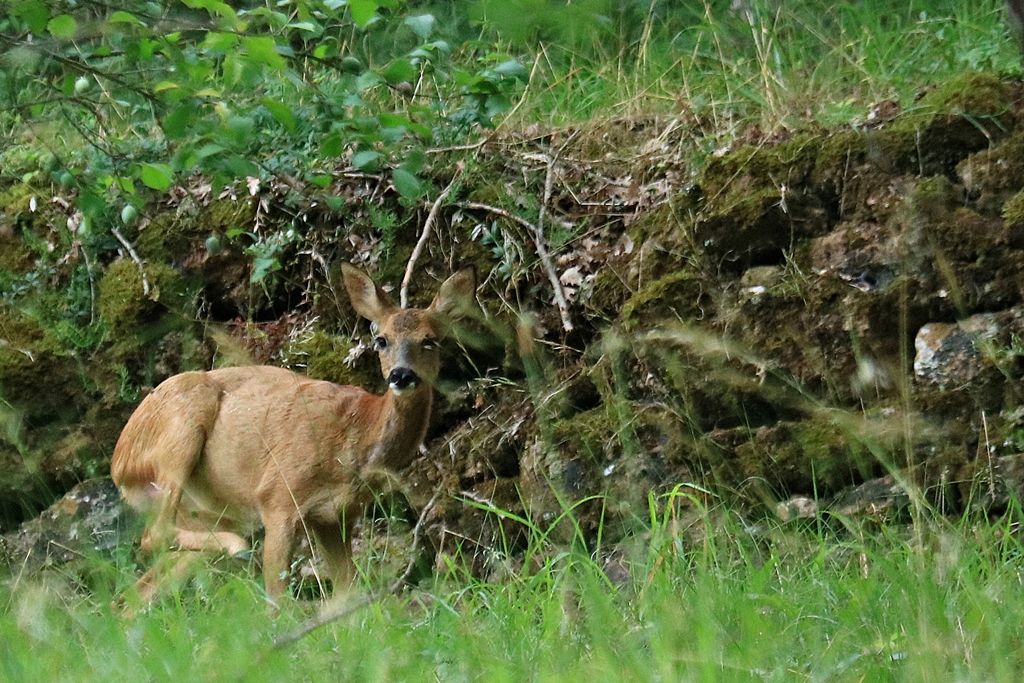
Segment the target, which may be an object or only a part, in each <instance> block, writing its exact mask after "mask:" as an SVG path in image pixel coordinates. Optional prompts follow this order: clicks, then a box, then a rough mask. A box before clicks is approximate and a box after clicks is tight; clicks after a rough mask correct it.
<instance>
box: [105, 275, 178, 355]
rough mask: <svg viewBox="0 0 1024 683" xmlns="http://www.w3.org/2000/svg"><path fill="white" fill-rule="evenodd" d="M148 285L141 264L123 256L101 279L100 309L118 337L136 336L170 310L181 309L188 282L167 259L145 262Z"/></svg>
mask: <svg viewBox="0 0 1024 683" xmlns="http://www.w3.org/2000/svg"><path fill="white" fill-rule="evenodd" d="M145 272H146V283H148V286H149V291H148V293H147V292H146V285H145V284H144V283H143V278H142V270H140V269H139V266H138V264H136V263H135V262H133V261H130V260H128V259H119V260H117V261H114V262H113V263H111V264H110V265H109V266H107V270H106V272H105V273H104V275H103V278H102V279H101V280H100V282H99V292H100V297H99V305H98V309H99V312H100V315H101V316H102V318H103V320H104V321H106V323H107V325H109V326H110V332H111V336H112V337H113V338H114V339H118V340H120V339H126V338H130V339H134V338H137V337H138V336H139V335H140V334H142V333H143V331H144V330H145V329H146V328H147V327H149V326H152V325H153V324H154V323H157V322H158V321H159V320H160V319H161V318H163V317H164V316H165V315H166V314H167V312H168V311H169V310H170V311H177V310H180V308H181V305H182V303H183V302H182V299H181V297H182V294H183V289H184V285H183V282H182V278H181V275H180V274H179V273H178V271H176V270H175V269H174V268H171V267H170V266H168V265H165V264H163V263H150V264H146V265H145Z"/></svg>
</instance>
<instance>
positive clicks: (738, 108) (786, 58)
mask: <svg viewBox="0 0 1024 683" xmlns="http://www.w3.org/2000/svg"><path fill="white" fill-rule="evenodd" d="M520 4H531V3H529V2H521V3H520ZM640 4H642V5H643V8H642V9H643V12H640V8H639V5H640ZM648 9H651V10H653V11H651V12H650V13H648V12H647V10H648ZM1004 13H1005V9H1004V3H1002V2H999V1H997V0H981V1H979V2H967V1H965V0H959V1H950V0H915V1H914V2H910V3H896V4H894V3H891V2H888V1H886V0H866V1H864V2H846V3H832V2H825V1H824V0H793V1H792V2H785V3H778V2H768V1H766V0H749V1H745V2H742V3H728V2H712V1H711V0H705V1H704V2H703V3H671V2H665V1H664V0H654V2H651V3H647V2H645V3H637V7H636V8H634V14H632V15H630V16H626V17H621V18H620V21H618V22H614V23H612V24H610V25H609V26H606V27H604V28H603V29H601V28H600V27H594V29H593V30H594V31H595V32H594V33H590V34H586V33H585V34H584V35H583V36H582V37H581V36H580V35H578V33H579V32H577V35H576V36H574V38H575V40H573V41H568V40H566V36H565V35H564V34H563V35H558V34H556V35H555V36H554V38H553V42H551V43H549V44H546V43H544V42H543V41H542V40H541V41H540V42H539V43H534V44H533V48H534V49H533V50H528V51H527V52H526V54H524V55H523V57H522V58H523V59H524V61H527V60H529V59H531V58H532V59H533V60H534V61H535V69H534V78H533V79H532V80H531V83H530V86H529V90H528V92H527V93H526V95H525V97H524V99H523V102H522V103H521V104H520V106H519V108H518V109H517V110H516V111H515V113H514V114H513V115H512V117H511V118H510V119H509V120H508V122H507V123H506V125H510V124H511V125H513V126H519V125H527V124H529V123H533V122H536V121H544V122H549V123H554V124H561V123H566V122H571V121H579V120H588V119H591V118H595V117H596V118H612V117H617V116H639V115H648V114H673V113H674V114H679V115H680V116H681V118H682V119H683V121H684V123H688V124H690V125H695V126H696V127H697V128H699V129H700V130H701V132H702V133H703V134H704V135H708V134H727V133H729V132H733V131H735V130H736V129H737V128H743V127H745V126H747V125H750V124H757V125H759V126H761V127H762V128H764V129H765V130H766V131H772V130H777V129H779V128H782V127H794V126H797V125H799V124H801V123H805V124H806V123H808V122H811V123H817V124H821V125H826V126H835V125H842V124H847V123H851V122H856V121H863V120H864V119H865V118H866V116H867V114H868V111H869V108H870V107H871V106H873V105H874V104H877V103H879V102H882V101H884V100H888V99H896V100H898V101H900V102H901V103H902V104H903V106H905V107H906V106H909V105H911V104H912V102H913V98H914V96H915V95H917V94H918V93H919V92H920V91H921V90H922V89H924V88H926V87H928V86H931V85H935V84H938V83H942V82H943V81H945V80H946V79H948V78H949V77H951V76H953V75H955V74H959V73H963V72H964V71H994V72H997V73H1002V74H1019V73H1020V71H1021V58H1020V50H1019V46H1018V43H1017V42H1016V41H1015V40H1014V39H1013V37H1012V34H1011V32H1010V30H1009V28H1008V25H1007V23H1006V21H1005V17H1004ZM527 16H528V15H527ZM523 21H526V19H525V18H524V19H523ZM492 28H493V30H494V31H495V32H496V33H497V34H498V35H499V36H501V35H505V34H508V33H511V32H512V31H510V30H508V29H506V30H505V31H504V32H503V31H502V30H500V29H499V27H498V26H493V27H492ZM516 35H518V34H516ZM535 37H536V38H538V39H539V38H542V36H537V35H535ZM524 49H525V48H524Z"/></svg>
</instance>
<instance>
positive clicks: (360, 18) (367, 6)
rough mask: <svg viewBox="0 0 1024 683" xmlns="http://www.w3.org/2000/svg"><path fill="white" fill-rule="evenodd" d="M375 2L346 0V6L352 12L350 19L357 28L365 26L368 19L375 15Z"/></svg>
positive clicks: (369, 0)
mask: <svg viewBox="0 0 1024 683" xmlns="http://www.w3.org/2000/svg"><path fill="white" fill-rule="evenodd" d="M377 7H378V5H377V3H376V2H374V0H348V8H349V10H351V12H352V21H354V22H356V26H358V27H359V28H366V25H367V24H368V23H370V20H371V19H373V18H374V17H375V16H376V15H377Z"/></svg>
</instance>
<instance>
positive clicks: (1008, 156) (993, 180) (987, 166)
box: [957, 130, 1024, 216]
mask: <svg viewBox="0 0 1024 683" xmlns="http://www.w3.org/2000/svg"><path fill="white" fill-rule="evenodd" d="M957 173H958V175H959V176H960V180H961V181H962V182H963V184H964V188H965V189H966V190H967V193H968V195H969V196H971V197H972V198H974V203H975V204H976V205H977V207H978V208H979V210H981V211H984V212H985V213H986V214H990V215H999V214H1000V213H1003V212H1004V210H1005V209H1004V205H1006V204H1007V203H1008V202H1009V201H1010V200H1012V199H1013V198H1014V196H1015V195H1016V194H1017V193H1018V192H1019V191H1020V189H1021V188H1022V187H1024V130H1018V131H1016V132H1014V134H1013V135H1011V136H1010V137H1008V138H1006V139H1005V140H1003V141H1001V142H999V143H998V144H996V145H994V146H992V147H990V148H988V149H983V150H982V151H980V152H977V153H976V154H972V155H970V156H969V157H967V158H966V159H964V160H963V161H961V162H960V164H959V165H958V166H957ZM1010 215H1011V216H1012V215H1014V209H1013V207H1010Z"/></svg>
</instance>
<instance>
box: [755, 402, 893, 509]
mask: <svg viewBox="0 0 1024 683" xmlns="http://www.w3.org/2000/svg"><path fill="white" fill-rule="evenodd" d="M859 422H861V421H860V420H859V418H855V417H854V416H853V415H852V414H844V413H842V412H839V411H822V412H821V413H818V414H815V415H813V416H811V417H809V418H808V419H805V420H801V421H797V422H781V423H779V424H777V425H773V426H770V427H761V428H760V429H758V430H757V431H756V432H754V434H753V435H752V438H751V439H750V440H749V441H747V442H746V443H744V444H741V445H740V446H738V447H737V448H736V455H737V456H738V457H739V461H740V464H741V467H742V470H743V473H744V475H745V476H747V477H751V478H756V479H758V480H761V481H763V482H764V483H765V484H766V485H767V487H768V488H769V489H770V490H771V491H773V492H775V493H776V494H781V495H783V496H785V495H792V494H800V493H802V494H811V495H820V496H830V495H833V494H835V493H838V492H839V491H840V490H842V489H843V488H844V487H846V486H849V485H851V484H856V483H860V482H862V481H865V480H867V479H870V478H872V477H875V476H879V475H880V474H881V473H882V472H883V471H884V467H883V464H882V463H881V462H879V456H881V457H883V458H891V459H892V460H895V459H896V457H897V455H898V453H899V449H900V442H901V438H900V435H899V434H898V433H895V432H894V431H892V430H890V431H888V432H887V431H884V430H875V431H874V434H872V432H871V430H869V429H859V428H858V427H859V425H858V423H859ZM863 422H864V424H867V421H863Z"/></svg>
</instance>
